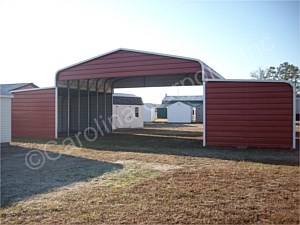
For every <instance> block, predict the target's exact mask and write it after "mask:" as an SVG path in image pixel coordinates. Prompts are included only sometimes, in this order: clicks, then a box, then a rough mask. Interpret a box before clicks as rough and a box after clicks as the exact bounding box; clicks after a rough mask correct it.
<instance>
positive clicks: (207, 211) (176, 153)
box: [1, 124, 300, 224]
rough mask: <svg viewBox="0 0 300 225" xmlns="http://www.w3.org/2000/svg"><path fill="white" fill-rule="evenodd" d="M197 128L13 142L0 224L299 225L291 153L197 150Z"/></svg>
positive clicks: (5, 153) (5, 162)
mask: <svg viewBox="0 0 300 225" xmlns="http://www.w3.org/2000/svg"><path fill="white" fill-rule="evenodd" d="M199 128H201V125H176V124H173V125H166V124H165V125H164V124H149V125H147V127H146V128H145V129H143V130H131V131H130V132H128V130H127V131H125V130H120V131H117V132H115V133H114V134H111V135H108V136H105V137H100V138H98V139H97V140H96V141H94V142H89V141H84V140H79V141H78V140H77V141H75V140H74V143H75V144H76V145H77V146H66V145H61V144H58V145H53V144H51V145H46V144H45V143H46V142H47V141H49V140H41V139H39V140H37V139H16V140H14V141H15V142H13V143H12V145H11V146H10V147H6V148H3V149H2V150H1V222H2V224H54V223H57V224H86V223H90V224H99V223H108V224H119V223H126V224H136V223H139V224H140V223H150V224H173V223H182V224H191V223H194V224H245V223H248V224H262V223H263V224H299V222H300V221H299V216H300V214H299V211H300V208H299V203H300V202H299V198H300V197H299V191H300V188H299V178H300V176H299V175H300V174H299V151H290V150H272V149H268V150H266V149H237V148H203V147H201V145H200V144H201V141H202V138H201V129H199ZM59 141H60V142H63V141H64V140H63V139H61V140H59ZM69 142H70V141H69ZM26 162H27V163H26Z"/></svg>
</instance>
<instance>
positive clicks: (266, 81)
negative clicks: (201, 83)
mask: <svg viewBox="0 0 300 225" xmlns="http://www.w3.org/2000/svg"><path fill="white" fill-rule="evenodd" d="M205 81H219V82H251V83H287V84H290V85H291V86H294V84H293V83H292V82H291V81H288V80H253V79H226V80H218V79H205Z"/></svg>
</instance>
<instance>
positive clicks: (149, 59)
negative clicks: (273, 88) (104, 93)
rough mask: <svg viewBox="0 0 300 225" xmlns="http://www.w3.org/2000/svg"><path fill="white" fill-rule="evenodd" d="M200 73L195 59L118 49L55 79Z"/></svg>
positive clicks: (75, 67)
mask: <svg viewBox="0 0 300 225" xmlns="http://www.w3.org/2000/svg"><path fill="white" fill-rule="evenodd" d="M200 70H201V65H200V64H199V62H197V61H194V60H188V59H180V58H175V57H168V56H161V55H155V54H148V53H139V52H130V51H125V50H119V51H116V52H113V53H111V54H108V55H105V56H101V57H99V58H96V59H93V60H90V61H87V62H84V63H82V64H78V65H76V66H73V67H70V68H68V69H65V70H63V71H60V72H59V74H58V78H57V79H58V80H79V79H80V80H84V79H92V78H103V77H125V76H152V75H162V74H163V75H168V74H182V73H196V72H197V71H200Z"/></svg>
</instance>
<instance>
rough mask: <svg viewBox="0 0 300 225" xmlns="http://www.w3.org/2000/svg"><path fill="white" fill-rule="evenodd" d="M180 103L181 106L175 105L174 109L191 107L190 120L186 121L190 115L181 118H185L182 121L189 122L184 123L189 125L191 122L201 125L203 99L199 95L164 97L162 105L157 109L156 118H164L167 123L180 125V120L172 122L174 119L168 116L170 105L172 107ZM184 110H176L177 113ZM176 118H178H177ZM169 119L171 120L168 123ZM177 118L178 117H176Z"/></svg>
mask: <svg viewBox="0 0 300 225" xmlns="http://www.w3.org/2000/svg"><path fill="white" fill-rule="evenodd" d="M177 102H181V103H183V104H177V105H176V107H179V106H182V107H184V108H186V105H188V106H190V107H192V119H191V120H190V119H187V118H189V117H190V113H189V114H188V115H185V116H182V118H183V117H186V119H184V121H190V122H186V123H191V122H197V123H202V122H203V97H202V96H200V95H195V96H167V95H166V96H165V97H164V99H163V100H162V104H161V105H160V106H159V107H158V108H157V117H158V118H166V119H168V122H171V123H176V122H178V123H182V120H178V121H174V120H173V119H175V118H176V117H174V116H173V115H172V116H171V117H170V116H169V115H168V114H169V112H168V108H169V106H170V105H173V104H174V103H177ZM184 110H185V109H182V110H181V109H180V108H178V111H177V113H181V112H182V111H184ZM177 117H178V116H177ZM169 118H172V120H171V121H169ZM178 118H179V117H178Z"/></svg>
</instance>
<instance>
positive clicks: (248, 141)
mask: <svg viewBox="0 0 300 225" xmlns="http://www.w3.org/2000/svg"><path fill="white" fill-rule="evenodd" d="M292 121H293V89H292V87H291V85H289V84H288V83H283V82H282V83H281V82H230V81H222V82H220V81H208V82H207V83H206V145H210V146H248V147H265V148H292V145H293V122H292Z"/></svg>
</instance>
